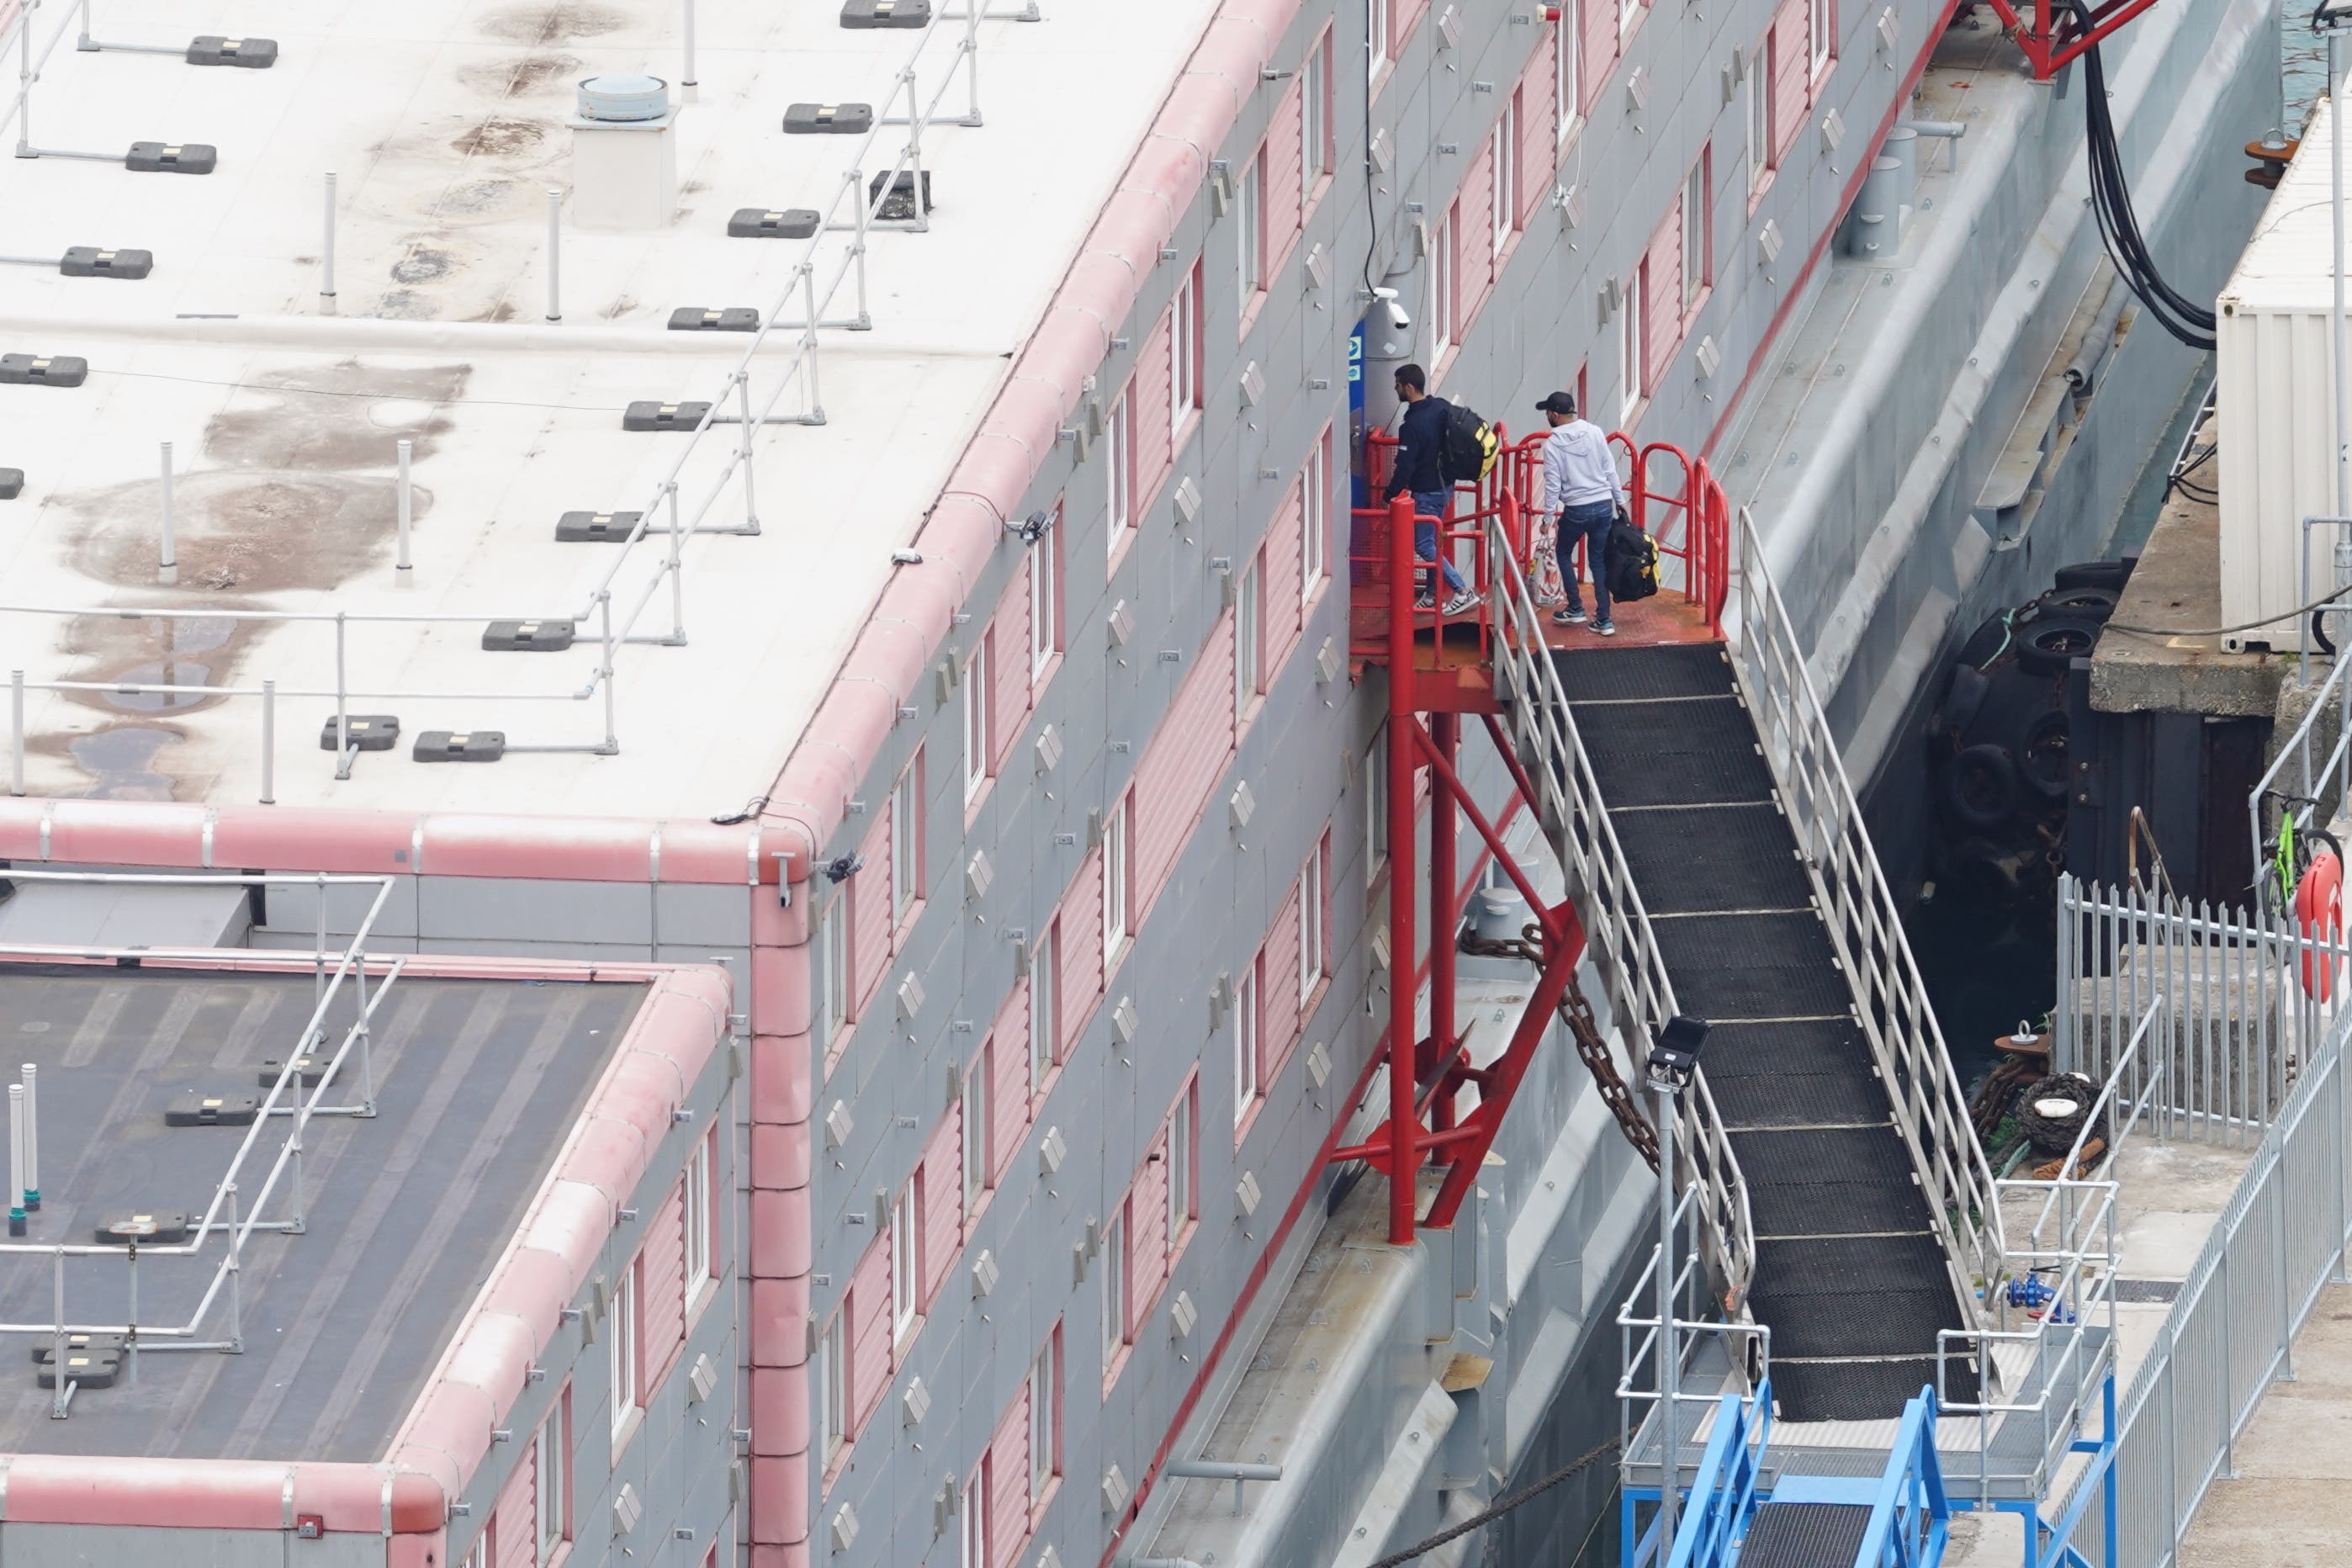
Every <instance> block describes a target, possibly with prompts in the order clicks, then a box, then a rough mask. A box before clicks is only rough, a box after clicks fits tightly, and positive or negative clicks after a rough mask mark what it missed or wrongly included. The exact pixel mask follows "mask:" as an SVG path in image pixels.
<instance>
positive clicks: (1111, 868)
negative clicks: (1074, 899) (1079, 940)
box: [1102, 793, 1135, 973]
mask: <svg viewBox="0 0 2352 1568" xmlns="http://www.w3.org/2000/svg"><path fill="white" fill-rule="evenodd" d="M1134 799H1135V796H1134V795H1132V794H1131V793H1130V794H1127V795H1120V796H1119V797H1118V802H1117V803H1116V804H1114V805H1112V806H1111V808H1110V809H1109V810H1108V811H1107V812H1105V813H1104V814H1103V858H1102V919H1103V969H1104V972H1105V973H1108V972H1109V969H1110V966H1111V965H1112V964H1113V963H1117V962H1118V955H1119V953H1120V952H1121V951H1122V950H1124V949H1125V947H1126V946H1127V943H1128V942H1129V939H1130V938H1131V937H1132V936H1133V935H1134V934H1135V933H1134V930H1133V926H1134V914H1135V910H1134V906H1133V904H1132V903H1131V902H1130V900H1132V899H1133V897H1134V894H1135V882H1134V876H1133V872H1134V868H1135V854H1134V851H1135V843H1134V837H1133V835H1132V834H1131V833H1130V831H1129V826H1130V824H1131V820H1132V813H1131V812H1130V811H1129V806H1130V805H1132V804H1133V802H1134Z"/></svg>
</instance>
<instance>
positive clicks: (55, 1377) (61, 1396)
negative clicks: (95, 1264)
mask: <svg viewBox="0 0 2352 1568" xmlns="http://www.w3.org/2000/svg"><path fill="white" fill-rule="evenodd" d="M50 1256H51V1257H52V1258H53V1259H54V1260H55V1261H54V1262H53V1263H52V1264H51V1265H50V1268H51V1270H52V1273H51V1279H52V1280H53V1285H52V1292H51V1294H52V1300H51V1304H52V1305H53V1306H55V1308H56V1309H57V1314H58V1328H57V1333H56V1334H55V1335H54V1336H53V1337H52V1338H51V1339H50V1341H49V1387H50V1389H51V1391H52V1392H51V1394H50V1395H49V1419H50V1420H52V1421H62V1420H64V1419H65V1418H66V1407H67V1405H68V1404H70V1403H71V1401H72V1399H73V1391H72V1390H71V1389H70V1388H68V1386H67V1381H68V1380H67V1378H66V1249H65V1248H64V1247H62V1246H60V1247H58V1249H57V1250H56V1251H55V1252H54V1253H52V1254H51V1255H50Z"/></svg>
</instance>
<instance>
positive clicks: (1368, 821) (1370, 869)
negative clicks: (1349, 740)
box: [1364, 730, 1389, 881]
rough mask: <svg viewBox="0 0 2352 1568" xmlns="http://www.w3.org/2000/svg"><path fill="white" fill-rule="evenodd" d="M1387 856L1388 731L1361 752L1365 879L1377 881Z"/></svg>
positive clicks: (1374, 738)
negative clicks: (1362, 764)
mask: <svg viewBox="0 0 2352 1568" xmlns="http://www.w3.org/2000/svg"><path fill="white" fill-rule="evenodd" d="M1388 854H1389V732H1388V731H1386V730H1382V731H1381V732H1380V733H1379V734H1377V735H1374V736H1373V737H1372V748H1371V750H1370V751H1369V752H1365V753H1364V866H1365V868H1366V869H1365V873H1364V875H1365V879H1366V880H1367V881H1370V880H1372V879H1376V878H1378V877H1379V876H1380V874H1381V863H1382V862H1383V861H1385V860H1386V859H1387V858H1388Z"/></svg>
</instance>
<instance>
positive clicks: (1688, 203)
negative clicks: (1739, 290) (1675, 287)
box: [1682, 147, 1715, 316]
mask: <svg viewBox="0 0 2352 1568" xmlns="http://www.w3.org/2000/svg"><path fill="white" fill-rule="evenodd" d="M1709 153H1710V150H1709V149H1707V148H1705V147H1702V148H1700V149H1699V154H1698V162H1696V163H1693V164H1692V165H1691V166H1690V173H1688V174H1685V175H1684V176H1683V231H1682V251H1683V277H1682V313H1683V314H1684V315H1685V316H1687V315H1689V314H1690V313H1691V311H1692V310H1694V309H1696V307H1697V305H1698V301H1699V296H1701V295H1702V294H1705V293H1706V290H1707V286H1708V285H1709V284H1711V283H1712V282H1714V280H1715V266H1714V261H1715V257H1714V244H1713V235H1712V233H1711V232H1710V231H1711V230H1712V229H1713V228H1714V225H1713V224H1712V223H1710V222H1709V221H1708V217H1709V216H1710V211H1711V209H1712V208H1713V206H1714V205H1715V199H1714V192H1713V191H1711V190H1710V189H1709V188H1708V185H1709V181H1708V179H1707V166H1708V164H1709V163H1710V162H1711V161H1712V160H1711V158H1710V156H1709Z"/></svg>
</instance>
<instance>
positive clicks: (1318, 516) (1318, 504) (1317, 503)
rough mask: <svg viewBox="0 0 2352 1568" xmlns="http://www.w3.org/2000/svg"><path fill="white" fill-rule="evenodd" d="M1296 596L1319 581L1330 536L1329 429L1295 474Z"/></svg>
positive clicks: (1304, 596) (1305, 595)
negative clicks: (1300, 472)
mask: <svg viewBox="0 0 2352 1568" xmlns="http://www.w3.org/2000/svg"><path fill="white" fill-rule="evenodd" d="M1298 485H1299V492H1300V494H1299V505H1298V526H1299V529H1300V538H1299V541H1298V599H1299V603H1301V604H1305V603H1306V602H1307V600H1309V599H1312V598H1313V597H1314V596H1315V590H1316V589H1317V588H1318V587H1320V586H1321V585H1322V583H1323V573H1324V571H1325V569H1326V552H1327V551H1328V547H1329V546H1328V542H1329V540H1330V537H1331V432H1329V431H1328V430H1326V431H1324V432H1323V434H1322V436H1321V437H1320V438H1318V440H1317V441H1316V443H1315V449H1314V450H1313V451H1311V452H1309V453H1307V471H1306V472H1305V473H1304V474H1301V475H1300V476H1299V479H1298Z"/></svg>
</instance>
